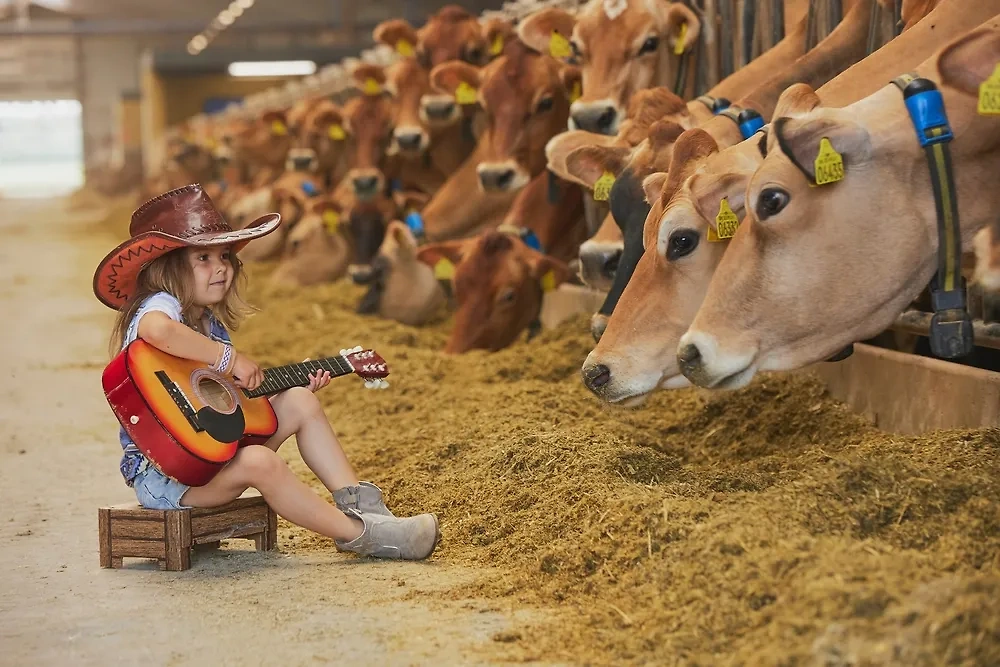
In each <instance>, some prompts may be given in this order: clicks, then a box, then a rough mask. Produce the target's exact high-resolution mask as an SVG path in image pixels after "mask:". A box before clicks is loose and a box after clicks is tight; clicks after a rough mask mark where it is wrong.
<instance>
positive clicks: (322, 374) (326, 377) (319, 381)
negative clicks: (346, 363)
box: [303, 357, 331, 394]
mask: <svg viewBox="0 0 1000 667" xmlns="http://www.w3.org/2000/svg"><path fill="white" fill-rule="evenodd" d="M303 361H309V358H308V357H306V358H305V359H303ZM330 377H331V376H330V371H325V370H322V369H319V370H317V371H316V372H315V373H310V374H309V391H311V392H313V393H314V394H315V393H316V392H317V391H319V390H320V389H322V388H323V387H325V386H326V385H328V384H330Z"/></svg>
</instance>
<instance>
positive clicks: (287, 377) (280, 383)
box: [243, 356, 354, 398]
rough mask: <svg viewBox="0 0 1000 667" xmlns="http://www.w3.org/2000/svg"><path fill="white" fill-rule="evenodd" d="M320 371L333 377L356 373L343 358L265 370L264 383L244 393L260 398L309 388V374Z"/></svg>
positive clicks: (305, 362)
mask: <svg viewBox="0 0 1000 667" xmlns="http://www.w3.org/2000/svg"><path fill="white" fill-rule="evenodd" d="M320 370H322V371H330V375H331V376H333V377H340V376H341V375H350V374H351V373H353V372H354V369H353V368H351V365H350V364H349V363H347V360H346V359H344V357H342V356H337V357H326V358H325V359H316V360H311V361H303V362H301V363H298V364H288V365H287V366H276V367H275V368H265V369H264V381H263V382H261V383H260V386H259V387H257V388H256V389H254V390H253V391H246V390H244V391H243V393H244V394H246V395H247V396H248V397H250V398H258V397H260V396H270V395H272V394H277V393H279V392H282V391H285V390H286V389H291V388H292V387H307V386H309V374H310V373H315V372H316V371H320Z"/></svg>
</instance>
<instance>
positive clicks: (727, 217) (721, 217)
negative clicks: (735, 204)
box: [709, 197, 740, 241]
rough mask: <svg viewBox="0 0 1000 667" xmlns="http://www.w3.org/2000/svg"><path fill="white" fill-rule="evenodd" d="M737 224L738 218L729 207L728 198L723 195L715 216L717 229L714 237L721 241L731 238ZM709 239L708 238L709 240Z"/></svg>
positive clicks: (738, 222) (738, 224)
mask: <svg viewBox="0 0 1000 667" xmlns="http://www.w3.org/2000/svg"><path fill="white" fill-rule="evenodd" d="M739 226H740V219H739V218H738V217H737V216H736V214H735V213H733V209H731V208H729V200H728V199H726V198H725V197H723V199H722V201H721V202H719V214H718V215H716V216H715V227H716V229H717V230H718V231H717V232H716V234H715V236H716V239H718V240H720V241H721V240H723V239H731V238H733V235H734V234H736V230H737V229H738V228H739ZM709 229H711V226H710V227H709ZM713 231H714V230H713ZM711 240H712V239H711V238H709V241H711Z"/></svg>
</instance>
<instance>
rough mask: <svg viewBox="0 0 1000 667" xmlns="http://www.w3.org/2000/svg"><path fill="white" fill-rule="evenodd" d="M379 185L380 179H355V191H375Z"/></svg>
mask: <svg viewBox="0 0 1000 667" xmlns="http://www.w3.org/2000/svg"><path fill="white" fill-rule="evenodd" d="M376 185H378V179H377V178H376V177H374V176H360V177H358V178H355V179H354V189H355V190H357V191H358V192H367V191H369V190H374V189H375V186H376Z"/></svg>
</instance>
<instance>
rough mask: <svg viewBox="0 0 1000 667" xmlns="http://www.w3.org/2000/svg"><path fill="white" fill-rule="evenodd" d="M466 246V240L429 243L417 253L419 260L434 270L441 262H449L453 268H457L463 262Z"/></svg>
mask: <svg viewBox="0 0 1000 667" xmlns="http://www.w3.org/2000/svg"><path fill="white" fill-rule="evenodd" d="M465 245H466V240H465V239H460V240H457V241H442V242H441V243H429V244H427V245H425V246H422V247H421V248H420V250H418V251H417V259H418V260H420V261H421V262H423V263H424V264H426V265H427V266H429V267H431V268H432V269H433V268H435V267H436V266H437V265H438V263H439V262H441V260H447V261H449V262H451V264H452V266H457V265H458V264H459V263H460V262H461V261H462V253H463V252H464V250H465Z"/></svg>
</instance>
